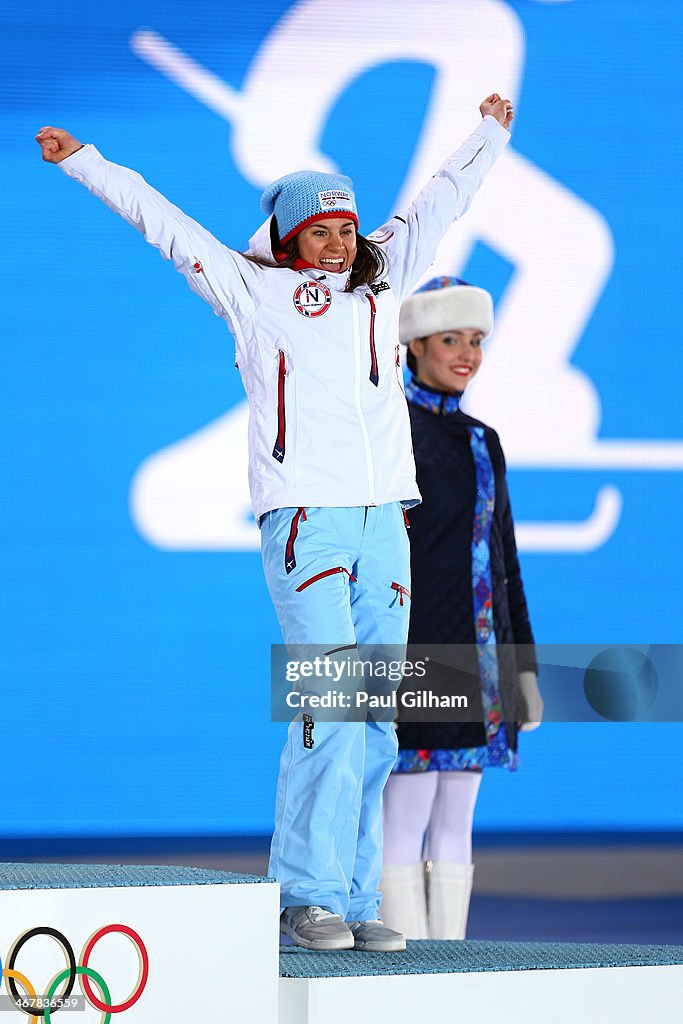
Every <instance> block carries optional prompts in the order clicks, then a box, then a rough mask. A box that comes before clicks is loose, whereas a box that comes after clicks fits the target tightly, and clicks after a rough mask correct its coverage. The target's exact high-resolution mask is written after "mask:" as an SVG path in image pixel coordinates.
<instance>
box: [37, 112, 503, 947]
mask: <svg viewBox="0 0 683 1024" xmlns="http://www.w3.org/2000/svg"><path fill="white" fill-rule="evenodd" d="M480 111H481V114H482V118H483V119H482V121H481V122H480V124H479V125H478V127H477V128H476V129H475V130H474V132H473V133H472V134H471V135H470V136H469V138H468V139H467V140H466V141H465V142H464V143H463V145H462V146H461V147H460V148H459V149H458V150H457V151H456V152H455V153H454V154H452V156H450V157H449V158H448V159H447V160H446V162H445V163H444V164H443V165H442V167H441V168H440V169H439V170H438V171H437V173H436V174H435V175H434V177H433V178H432V179H431V180H430V181H429V182H428V183H427V184H426V186H425V187H424V188H423V190H422V191H421V192H420V194H419V195H418V196H417V197H416V199H415V201H414V202H413V203H412V204H411V206H410V207H409V208H408V209H407V210H405V211H403V212H402V213H400V214H399V215H396V216H395V217H392V218H391V219H390V220H389V221H388V222H387V223H386V224H384V225H383V226H382V227H381V228H380V229H379V230H378V231H377V232H375V233H374V234H373V235H372V236H371V238H370V239H364V238H363V237H362V236H361V235H359V234H358V232H357V227H358V217H357V212H356V203H355V196H354V195H353V191H352V185H351V182H350V180H349V179H348V178H345V177H343V176H340V175H329V174H320V173H318V172H314V171H303V172H298V173H296V174H292V175H287V176H286V177H284V178H280V179H278V181H276V182H273V184H272V185H270V186H269V187H268V188H267V189H266V191H265V192H264V194H263V197H262V206H263V208H264V210H265V212H266V213H269V214H271V218H270V221H269V222H268V223H267V224H266V225H264V229H263V230H262V231H260V232H258V233H257V235H256V236H255V238H254V239H253V240H252V248H251V250H250V253H249V254H248V255H247V256H245V255H244V254H241V253H238V252H235V251H233V250H231V249H228V248H227V247H226V246H224V245H223V244H222V243H220V242H219V241H218V240H217V239H216V238H214V236H213V235H211V234H210V233H209V232H208V231H206V230H205V229H204V228H202V227H201V226H200V225H199V224H197V223H196V222H195V221H193V220H191V219H190V218H189V217H187V216H186V215H185V214H184V213H183V212H182V211H181V210H179V209H178V208H177V207H175V206H173V205H172V204H171V203H170V202H169V201H168V200H167V199H165V198H164V197H163V196H162V195H160V194H159V193H158V192H156V191H155V190H154V189H153V188H152V187H151V186H150V185H148V184H147V183H146V182H145V181H144V179H143V178H142V177H141V176H140V175H139V174H137V173H136V172H135V171H131V170H129V169H128V168H125V167H120V166H118V165H117V164H113V163H110V162H109V161H107V160H105V159H104V157H102V156H101V155H100V153H99V152H98V151H97V150H96V149H95V148H94V146H91V145H85V146H83V145H81V143H80V142H78V141H77V140H76V139H74V138H73V137H72V136H71V135H69V134H68V132H66V131H64V130H62V129H57V128H52V127H46V128H42V129H41V131H40V132H39V133H38V135H37V136H36V140H37V142H38V143H39V144H40V146H41V149H42V153H43V159H44V160H46V161H47V162H49V163H56V164H59V165H60V166H61V169H62V170H63V171H64V172H65V173H66V174H67V175H68V176H69V177H71V178H74V179H76V180H77V181H79V182H81V183H82V184H83V185H85V186H86V188H88V189H89V191H91V192H93V193H94V194H95V195H96V196H98V197H99V198H100V199H102V200H103V201H104V202H105V203H106V204H107V205H108V206H109V207H111V208H112V209H113V210H114V211H115V212H116V213H118V214H119V215H120V216H122V217H123V218H124V219H125V220H126V221H128V223H129V224H131V225H132V226H133V227H135V228H136V229H137V230H139V231H140V232H142V233H143V235H144V237H145V239H146V240H147V241H148V242H149V243H150V244H152V245H154V246H155V247H156V248H158V249H159V250H160V252H161V254H162V256H164V258H166V259H169V260H172V262H173V264H174V265H175V267H176V269H177V270H179V271H180V272H181V273H182V274H183V275H184V276H185V278H186V279H187V281H188V283H189V285H190V287H191V288H192V289H193V290H194V291H196V292H197V293H198V294H199V295H201V297H202V298H203V299H205V300H206V301H207V302H208V303H209V305H210V306H211V307H212V309H213V310H214V312H215V313H216V315H217V316H219V317H221V318H222V319H224V320H225V321H226V323H227V325H228V328H229V329H230V331H231V333H232V334H233V336H234V338H235V343H236V349H237V362H238V366H239V371H240V374H241V376H242V380H243V382H244V386H245V390H246V393H247V397H248V400H249V484H250V492H251V498H252V504H253V509H254V514H255V516H256V518H257V521H258V522H259V525H260V527H261V538H262V552H263V562H264V568H265V573H266V579H267V582H268V587H269V590H270V593H271V596H272V598H273V602H274V604H275V608H276V611H277V614H278V618H279V621H280V625H281V627H282V632H283V636H284V640H285V643H287V644H293V645H294V644H296V645H299V644H321V645H325V650H334V651H335V652H336V655H334V656H337V657H340V658H345V659H347V660H348V658H349V657H352V656H353V651H354V650H355V648H356V645H358V644H395V645H404V644H405V642H406V637H407V628H408V613H409V596H410V589H409V588H410V580H409V573H410V569H409V550H408V541H407V537H406V533H405V528H404V524H403V509H404V508H405V507H410V506H411V505H414V504H416V503H417V502H419V500H420V495H419V491H418V489H417V485H416V483H415V466H414V462H413V456H412V449H411V436H410V422H409V417H408V411H407V407H406V402H405V396H404V392H403V382H402V377H401V372H400V360H399V356H398V314H399V309H400V305H401V301H402V299H403V298H404V297H405V296H406V295H407V294H408V293H409V292H410V291H411V290H412V288H414V286H415V285H416V283H417V282H418V280H419V279H420V277H421V276H422V275H423V274H424V272H425V271H426V270H427V268H428V267H429V265H430V263H431V262H432V260H433V258H434V255H435V253H436V249H437V246H438V243H439V241H440V239H441V237H442V236H443V234H444V233H445V231H446V230H447V229H448V227H449V226H450V225H451V224H452V222H453V221H454V220H456V219H458V218H459V217H460V216H462V214H463V213H464V212H465V211H466V210H467V208H468V206H469V204H470V202H471V200H472V197H473V195H474V194H475V192H476V190H477V189H478V187H479V186H480V184H481V182H482V181H483V179H484V177H485V175H486V173H487V172H488V171H489V169H490V168H491V166H492V165H493V163H494V161H495V159H496V158H497V157H498V155H499V154H500V153H501V152H502V150H503V148H504V146H505V144H506V143H507V141H508V139H509V133H508V131H507V128H508V126H509V124H510V122H511V120H512V117H513V113H512V106H511V104H510V102H509V101H508V100H503V99H501V98H500V97H499V96H498V95H497V94H495V93H494V94H493V95H491V96H489V97H487V99H486V100H484V102H483V103H482V105H481V107H480ZM395 757H396V737H395V732H394V729H393V725H392V723H391V722H370V721H368V722H358V721H347V722H330V721H325V720H322V719H321V718H318V719H317V720H315V719H314V716H312V715H310V714H305V715H303V716H299V717H298V718H297V719H296V720H295V721H294V722H292V724H291V725H290V728H289V734H288V739H287V743H286V745H285V749H284V750H283V753H282V758H281V762H280V777H279V782H278V793H277V806H276V821H275V832H274V835H273V843H272V849H271V861H270V867H269V873H270V874H271V875H273V876H274V877H275V878H276V879H277V880H278V881H279V882H280V886H281V892H282V916H281V937H282V942H283V944H285V945H294V946H304V947H306V948H310V949H346V948H356V949H367V950H396V949H402V948H404V939H403V936H401V935H400V934H398V933H396V932H393V931H391V930H390V929H388V928H385V927H384V926H383V925H382V924H381V922H379V921H378V920H377V914H378V907H379V900H380V894H379V892H378V891H377V889H378V883H379V878H380V875H381V868H382V840H381V835H382V831H381V828H382V826H381V795H382V789H383V787H384V784H385V782H386V779H387V777H388V775H389V773H390V771H391V768H392V766H393V764H394V760H395Z"/></svg>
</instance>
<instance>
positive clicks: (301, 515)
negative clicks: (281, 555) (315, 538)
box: [285, 508, 308, 575]
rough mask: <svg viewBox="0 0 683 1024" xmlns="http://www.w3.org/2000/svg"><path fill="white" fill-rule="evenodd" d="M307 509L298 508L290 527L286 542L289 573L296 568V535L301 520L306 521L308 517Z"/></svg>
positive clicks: (286, 570) (286, 567)
mask: <svg viewBox="0 0 683 1024" xmlns="http://www.w3.org/2000/svg"><path fill="white" fill-rule="evenodd" d="M307 518H308V517H307V515H306V509H305V508H298V509H297V510H296V512H295V514H294V515H293V517H292V525H291V526H290V528H289V537H288V538H287V543H286V544H285V572H286V573H287V575H289V574H290V572H291V571H292V569H296V557H295V555H294V541H295V540H296V535H297V533H298V532H299V520H300V519H303V521H304V522H306V519H307Z"/></svg>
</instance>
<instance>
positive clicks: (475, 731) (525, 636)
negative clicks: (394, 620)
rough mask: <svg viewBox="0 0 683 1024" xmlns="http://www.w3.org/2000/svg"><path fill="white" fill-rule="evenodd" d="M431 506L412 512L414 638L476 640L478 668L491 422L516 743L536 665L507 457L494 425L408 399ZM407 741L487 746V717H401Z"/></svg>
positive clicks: (501, 629) (502, 670) (494, 568)
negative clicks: (483, 493)
mask: <svg viewBox="0 0 683 1024" xmlns="http://www.w3.org/2000/svg"><path fill="white" fill-rule="evenodd" d="M408 406H409V410H410V419H411V425H412V434H413V448H414V451H415V462H416V466H417V482H418V486H419V488H420V492H421V494H422V504H421V505H418V506H417V507H416V508H414V509H411V511H410V532H409V536H410V549H411V571H412V584H411V592H412V602H411V619H410V633H409V642H410V643H415V644H470V645H472V648H471V651H472V658H473V671H474V672H476V671H477V669H476V651H475V647H474V644H475V624H474V611H473V599H472V529H473V519H474V504H475V496H476V478H475V466H474V459H473V456H472V451H471V448H470V441H469V432H468V427H483V428H484V431H485V439H486V445H487V448H488V451H489V455H490V457H491V462H492V465H493V470H494V475H495V491H496V494H495V506H494V513H493V521H492V524H491V533H490V542H489V548H490V561H491V579H492V590H493V619H494V628H495V633H496V640H497V642H498V644H503V645H513V644H515V645H524V647H523V648H513V647H512V646H505V647H503V648H502V649H501V648H499V650H498V655H499V657H498V660H499V679H500V691H501V698H502V703H503V718H504V720H505V721H506V723H508V724H507V734H508V742H509V745H510V747H511V748H512V749H513V750H514V749H516V746H517V727H516V724H515V723H516V721H517V718H518V714H519V712H518V695H519V687H518V681H517V672H518V671H519V670H522V669H533V670H534V671H535V670H536V660H535V654H534V649H533V643H534V638H533V634H532V631H531V625H530V623H529V613H528V609H527V603H526V598H525V595H524V587H523V585H522V577H521V573H520V568H519V560H518V557H517V546H516V544H515V536H514V529H513V520H512V511H511V508H510V498H509V495H508V489H507V482H506V479H505V458H504V456H503V450H502V448H501V446H500V441H499V439H498V435H497V434H496V432H495V430H493V429H492V428H491V427H487V426H486V425H485V424H483V423H481V422H480V421H479V420H475V419H473V418H472V417H471V416H468V415H467V414H466V413H464V412H462V411H461V410H457V411H456V412H451V413H449V414H447V415H443V414H442V415H437V414H435V413H433V412H431V411H429V410H427V409H425V408H423V407H422V406H419V405H415V404H413V403H412V402H409V403H408ZM398 736H399V745H400V747H402V748H403V749H408V750H418V749H420V750H434V749H455V748H460V747H471V746H483V745H484V744H485V742H486V737H485V732H484V726H483V724H480V723H478V722H477V723H451V724H445V723H444V724H442V723H420V724H417V723H415V724H409V723H401V721H400V717H399V729H398Z"/></svg>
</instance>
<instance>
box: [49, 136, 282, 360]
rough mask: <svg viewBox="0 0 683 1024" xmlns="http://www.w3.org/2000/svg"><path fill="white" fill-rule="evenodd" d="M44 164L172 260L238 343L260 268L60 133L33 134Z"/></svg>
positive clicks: (124, 171) (130, 174)
mask: <svg viewBox="0 0 683 1024" xmlns="http://www.w3.org/2000/svg"><path fill="white" fill-rule="evenodd" d="M36 142H38V144H39V145H40V147H41V150H42V153H43V160H45V161H47V162H48V163H53V164H60V165H61V169H62V170H63V171H64V173H65V174H67V175H68V176H69V177H70V178H74V179H75V180H76V181H79V182H80V183H81V184H82V185H85V187H86V188H87V189H88V190H89V191H90V192H92V193H93V195H96V196H97V197H98V198H99V199H101V200H102V201H103V202H104V203H106V205H107V206H108V207H110V209H112V210H114V212H115V213H118V214H119V216H121V217H123V219H124V220H125V221H127V222H128V223H129V224H131V225H132V226H133V227H134V228H136V230H138V231H140V232H141V233H142V234H143V235H144V237H145V239H146V240H147V241H148V242H149V243H150V245H153V246H155V248H157V249H158V250H159V252H160V253H161V255H162V256H163V257H164V259H167V260H172V262H173V265H174V266H175V268H176V270H178V271H179V272H180V273H181V274H183V276H184V277H185V278H186V280H187V282H188V284H189V285H190V287H191V288H192V290H193V291H195V292H197V294H198V295H200V296H201V297H202V298H203V299H204V300H205V301H206V302H208V303H209V305H210V306H211V308H212V309H213V311H214V313H215V314H216V315H217V316H220V317H222V318H223V319H225V320H227V321H228V323H229V326H230V329H231V330H232V332H233V334H235V336H236V338H237V340H238V341H239V340H240V336H241V335H242V331H243V325H244V324H245V323H246V321H247V320H248V319H249V318H250V316H251V313H252V312H253V310H254V308H255V306H256V304H257V302H258V301H259V292H260V289H261V288H263V278H264V276H265V273H264V271H263V270H262V268H260V267H257V266H256V265H254V264H252V263H250V262H249V261H248V260H245V259H244V258H243V257H241V256H240V255H239V253H235V252H233V251H232V250H230V249H228V248H227V247H226V246H225V245H223V244H222V243H221V242H219V241H218V240H217V239H216V238H214V236H213V235H212V234H211V233H210V232H209V231H207V230H206V229H205V228H203V227H202V226H201V225H200V224H198V223H197V222H196V221H194V220H192V219H191V218H190V217H187V216H186V215H185V214H184V213H183V212H182V210H180V209H179V208H178V207H177V206H174V205H173V204H172V203H170V202H169V201H168V200H167V199H165V198H164V196H162V195H161V193H159V192H157V191H156V189H154V188H152V187H151V185H148V184H147V182H146V181H145V180H144V178H142V177H141V175H139V174H138V173H137V172H136V171H132V170H130V169H129V168H127V167H121V166H119V165H118V164H114V163H111V162H110V161H108V160H105V159H104V157H103V156H102V155H101V154H100V153H99V152H98V151H97V149H95V147H94V146H91V145H85V146H84V145H82V144H81V143H80V142H79V141H78V140H77V139H75V138H74V137H73V136H72V135H69V133H68V132H66V131H64V130H63V129H61V128H52V127H46V128H41V130H40V131H39V132H38V134H37V135H36Z"/></svg>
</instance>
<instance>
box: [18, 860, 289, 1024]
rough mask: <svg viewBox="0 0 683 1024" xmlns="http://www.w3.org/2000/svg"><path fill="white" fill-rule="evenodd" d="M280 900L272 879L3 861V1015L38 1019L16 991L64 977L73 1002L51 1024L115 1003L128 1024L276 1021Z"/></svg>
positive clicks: (85, 1021)
mask: <svg viewBox="0 0 683 1024" xmlns="http://www.w3.org/2000/svg"><path fill="white" fill-rule="evenodd" d="M278 899H279V887H278V886H277V884H276V883H275V882H273V881H271V880H269V879H265V878H261V877H260V876H256V875H236V874H230V873H228V872H222V871H208V870H203V869H201V868H183V867H153V866H140V867H138V866H128V865H126V866H118V865H116V866H112V865H93V864H89V865H73V864H70V865H59V864H57V865H55V864H0V968H1V975H2V977H1V982H0V1020H2V1022H3V1024H26V1022H29V1021H33V1020H34V1019H35V1018H34V1017H32V1016H31V1015H30V1014H27V1013H26V1011H25V1010H23V1011H22V1010H20V1009H17V1008H15V1005H16V998H17V997H23V996H26V995H29V994H31V993H30V992H29V991H27V989H32V990H33V991H34V992H35V993H36V994H37V995H38V996H45V995H47V991H48V989H49V987H50V983H51V981H52V980H53V979H56V976H58V975H59V974H62V975H63V976H64V977H63V979H62V981H61V982H59V983H57V985H56V991H57V994H61V995H64V994H65V993H66V992H68V998H67V1000H66V1001H65V1004H64V1007H63V1009H61V1010H57V1009H55V1010H53V1011H50V1009H49V1008H48V1013H47V1014H44V1011H43V1010H42V1009H41V1010H40V1014H39V1015H38V1017H37V1020H38V1022H39V1024H40V1022H42V1021H45V1022H46V1024H48V1018H49V1020H50V1021H54V1024H64V1022H65V1021H66V1024H69V1021H72V1022H74V1024H96V1022H99V1021H101V1020H104V1019H105V1018H106V1016H107V1014H106V1012H105V1010H106V1007H107V1006H114V1007H118V1010H115V1011H114V1013H115V1014H116V1015H115V1016H112V1020H114V1021H116V1022H117V1024H118V1022H120V1024H169V1022H170V1021H173V1022H174V1024H185V1022H187V1024H194V1022H195V1021H200V1020H207V1021H209V1020H228V1019H229V1020H231V1021H239V1022H240V1024H242V1022H249V1024H274V1022H275V1021H276V1020H277V1003H278V914H279V908H278ZM87 972H94V973H87ZM99 979H101V980H102V981H100V980H99ZM102 982H103V983H104V985H105V986H106V989H107V991H108V993H109V995H108V996H106V995H105V993H104V991H103V987H102ZM84 989H85V991H86V992H89V993H90V996H91V998H92V1002H90V1003H88V1002H87V1001H86V999H85V997H84ZM74 1000H76V1002H75V1004H74ZM13 1004H14V1005H13ZM71 1009H80V1010H81V1011H84V1012H76V1013H74V1014H73V1015H72V1014H71V1012H70V1011H71ZM2 1011H8V1012H2ZM67 1011H69V1012H67Z"/></svg>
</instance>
